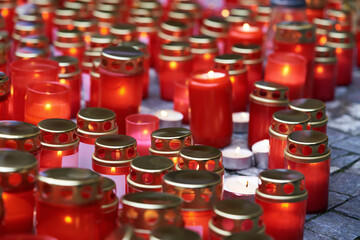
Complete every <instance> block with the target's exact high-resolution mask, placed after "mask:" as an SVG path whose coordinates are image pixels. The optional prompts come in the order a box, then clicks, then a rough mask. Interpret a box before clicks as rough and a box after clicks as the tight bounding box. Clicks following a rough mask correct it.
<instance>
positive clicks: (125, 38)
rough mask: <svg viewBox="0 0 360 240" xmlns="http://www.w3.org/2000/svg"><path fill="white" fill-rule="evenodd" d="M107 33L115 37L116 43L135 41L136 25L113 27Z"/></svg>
mask: <svg viewBox="0 0 360 240" xmlns="http://www.w3.org/2000/svg"><path fill="white" fill-rule="evenodd" d="M109 32H110V34H113V35H114V36H115V37H116V39H117V41H118V43H121V42H130V41H134V40H137V37H138V33H137V32H136V25H135V24H131V23H120V24H116V25H113V26H112V27H111V28H110V31H109Z"/></svg>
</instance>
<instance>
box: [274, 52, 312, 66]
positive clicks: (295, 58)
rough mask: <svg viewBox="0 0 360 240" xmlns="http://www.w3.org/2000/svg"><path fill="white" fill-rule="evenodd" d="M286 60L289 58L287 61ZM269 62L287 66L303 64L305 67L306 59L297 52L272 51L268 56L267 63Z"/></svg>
mask: <svg viewBox="0 0 360 240" xmlns="http://www.w3.org/2000/svg"><path fill="white" fill-rule="evenodd" d="M288 60H291V62H289V61H288ZM269 62H271V63H273V64H278V65H288V66H305V67H306V59H305V57H303V56H301V55H300V54H297V53H291V52H274V53H271V54H270V55H269V57H268V63H269Z"/></svg>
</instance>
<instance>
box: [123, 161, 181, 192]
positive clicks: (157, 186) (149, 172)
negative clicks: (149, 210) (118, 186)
mask: <svg viewBox="0 0 360 240" xmlns="http://www.w3.org/2000/svg"><path fill="white" fill-rule="evenodd" d="M173 170H174V163H173V161H172V160H170V159H169V158H166V157H162V156H143V157H138V158H135V159H134V160H132V162H131V165H130V174H129V175H128V176H127V186H128V189H127V192H128V193H134V192H161V191H162V185H161V184H162V179H163V176H164V175H165V174H166V173H167V172H170V171H173Z"/></svg>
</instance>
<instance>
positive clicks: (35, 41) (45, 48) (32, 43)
mask: <svg viewBox="0 0 360 240" xmlns="http://www.w3.org/2000/svg"><path fill="white" fill-rule="evenodd" d="M24 47H28V48H35V49H39V50H41V51H42V52H44V53H42V54H43V56H42V57H43V58H48V57H50V43H49V38H48V37H46V36H45V35H30V36H27V37H21V38H20V40H19V48H24ZM15 55H16V54H15Z"/></svg>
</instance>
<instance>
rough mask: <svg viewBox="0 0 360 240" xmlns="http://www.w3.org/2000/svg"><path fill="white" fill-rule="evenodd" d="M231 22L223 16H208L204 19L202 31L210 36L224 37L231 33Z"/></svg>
mask: <svg viewBox="0 0 360 240" xmlns="http://www.w3.org/2000/svg"><path fill="white" fill-rule="evenodd" d="M229 28H230V24H229V23H228V22H227V21H226V19H224V18H222V17H215V16H213V17H208V18H206V19H205V20H204V22H203V26H202V27H201V28H200V32H201V33H202V34H205V35H207V36H210V37H214V38H223V37H227V36H228V34H229Z"/></svg>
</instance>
